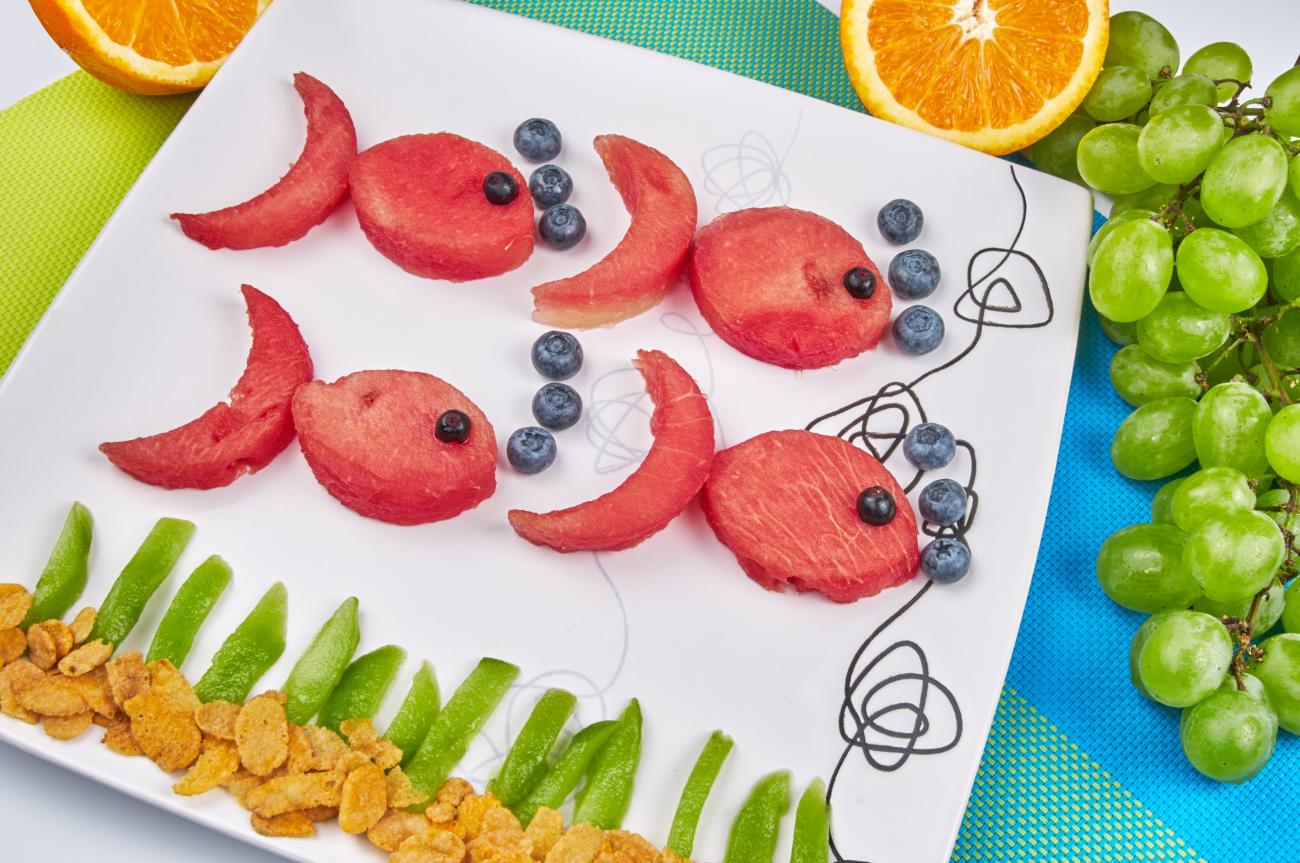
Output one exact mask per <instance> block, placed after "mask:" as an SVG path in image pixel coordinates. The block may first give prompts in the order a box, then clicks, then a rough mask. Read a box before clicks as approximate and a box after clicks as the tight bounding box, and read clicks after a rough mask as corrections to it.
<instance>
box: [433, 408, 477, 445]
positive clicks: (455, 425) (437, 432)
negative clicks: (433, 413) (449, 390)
mask: <svg viewBox="0 0 1300 863" xmlns="http://www.w3.org/2000/svg"><path fill="white" fill-rule="evenodd" d="M471 426H473V423H471V422H470V420H469V417H468V416H467V415H466V414H465V412H464V411H457V410H450V411H443V413H442V416H440V417H438V423H437V425H435V426H434V427H433V436H434V437H436V438H437V439H438V440H440V441H442V442H443V443H464V442H465V441H467V440H469V430H470V428H471Z"/></svg>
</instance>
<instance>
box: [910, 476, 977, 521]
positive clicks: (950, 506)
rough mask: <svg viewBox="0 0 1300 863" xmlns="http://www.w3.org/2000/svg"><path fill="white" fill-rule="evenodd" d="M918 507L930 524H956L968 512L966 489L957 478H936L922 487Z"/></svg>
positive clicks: (922, 516)
mask: <svg viewBox="0 0 1300 863" xmlns="http://www.w3.org/2000/svg"><path fill="white" fill-rule="evenodd" d="M916 508H917V509H918V510H920V512H921V518H923V519H925V520H926V521H928V522H930V524H937V525H940V526H947V525H950V524H956V523H957V522H958V520H960V519H961V517H962V516H963V515H965V514H966V489H964V488H962V487H961V484H960V483H958V482H957V481H956V480H952V479H936V480H935V481H934V482H932V483H930V484H929V485H927V486H926V487H925V488H923V489H921V495H920V497H918V498H917V500H916Z"/></svg>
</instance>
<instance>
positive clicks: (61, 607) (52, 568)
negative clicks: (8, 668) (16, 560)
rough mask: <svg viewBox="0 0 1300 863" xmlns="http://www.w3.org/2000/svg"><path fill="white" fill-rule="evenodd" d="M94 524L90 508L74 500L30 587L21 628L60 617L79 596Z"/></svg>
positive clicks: (82, 587)
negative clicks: (29, 598)
mask: <svg viewBox="0 0 1300 863" xmlns="http://www.w3.org/2000/svg"><path fill="white" fill-rule="evenodd" d="M94 524H95V522H94V519H92V518H91V517H90V510H88V509H86V508H85V507H84V506H82V505H81V504H80V503H74V504H73V505H72V508H71V509H69V510H68V517H67V518H65V519H64V520H63V529H62V530H60V531H59V538H58V539H57V540H55V541H54V548H53V549H51V550H50V558H49V560H47V561H46V562H45V569H44V571H43V572H41V577H40V579H38V580H37V582H36V588H35V589H34V590H33V591H32V600H33V601H32V607H31V608H30V609H28V611H27V617H26V618H25V619H24V620H23V622H22V628H23V629H26V628H27V627H29V626H31V625H32V624H33V623H41V622H42V621H46V620H54V619H57V618H62V617H63V615H65V614H67V613H68V609H70V608H72V604H73V603H74V602H76V601H77V600H78V599H79V598H81V592H82V591H83V590H85V589H86V577H87V565H88V563H89V561H90V540H91V535H92V534H93V533H94Z"/></svg>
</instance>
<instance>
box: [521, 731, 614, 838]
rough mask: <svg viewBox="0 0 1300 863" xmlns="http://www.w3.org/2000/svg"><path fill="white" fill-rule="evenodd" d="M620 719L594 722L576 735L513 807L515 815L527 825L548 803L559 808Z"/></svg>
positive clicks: (603, 746)
mask: <svg viewBox="0 0 1300 863" xmlns="http://www.w3.org/2000/svg"><path fill="white" fill-rule="evenodd" d="M616 728H618V723H617V722H615V721H614V720H612V719H605V720H602V721H600V722H593V723H592V724H590V725H588V726H587V727H586V728H584V729H582V730H581V731H579V732H578V733H577V734H575V735H573V739H572V740H570V741H569V745H568V746H566V747H565V748H564V751H563V752H562V753H560V757H559V758H558V759H557V760H556V762H555V764H553V765H551V769H550V770H548V771H546V774H545V775H544V776H543V777H542V778H541V779H540V780H539V781H538V782H537V785H535V786H534V787H533V790H532V791H529V792H528V796H527V797H525V798H524V799H523V800H521V801H520V802H519V803H516V804H515V806H514V807H513V809H514V813H515V817H516V818H518V819H519V823H521V824H523V825H524V826H525V827H526V826H528V823H529V822H530V821H532V820H533V816H534V815H536V814H537V810H538V809H541V808H542V807H543V806H546V807H548V808H550V809H559V808H560V806H562V805H563V804H564V801H565V800H568V799H569V795H570V794H572V793H573V789H575V788H577V787H578V783H579V782H580V781H581V780H582V776H583V774H585V773H586V772H587V768H588V767H590V766H591V762H593V761H595V760H596V756H597V755H599V754H600V750H602V749H604V748H605V744H606V743H608V742H609V738H610V736H611V735H613V733H614V730H615V729H616Z"/></svg>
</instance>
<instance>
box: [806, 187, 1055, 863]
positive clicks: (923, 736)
mask: <svg viewBox="0 0 1300 863" xmlns="http://www.w3.org/2000/svg"><path fill="white" fill-rule="evenodd" d="M1008 167H1009V170H1010V173H1011V182H1012V183H1013V184H1014V185H1015V190H1016V194H1017V199H1018V201H1019V204H1020V221H1019V225H1018V226H1017V228H1016V232H1015V235H1014V236H1013V237H1012V238H1011V241H1010V242H1009V243H1008V244H1007V245H1006V246H995V247H989V248H984V249H980V250H979V251H977V252H975V254H973V255H971V258H970V261H969V262H968V263H967V265H966V289H965V290H964V291H963V292H962V294H961V296H960V297H958V298H957V302H956V303H954V304H953V307H952V313H953V315H954V316H955V317H956V318H957V319H958V320H962V321H966V322H968V323H971V324H974V325H975V330H974V333H973V334H972V335H971V339H970V343H969V344H967V345H966V347H964V348H963V349H962V350H961V351H959V352H958V353H957V354H956V356H954V357H952V359H949V360H947V361H946V362H944V363H941V364H940V365H937V366H935V367H933V368H931V369H929V370H927V371H925V372H923V373H921V374H920V375H918V376H917V377H915V378H913V379H912V380H910V381H891V382H889V383H887V384H885V385H884V386H882V387H880V388H879V389H878V390H876V392H874V393H873V394H871V395H868V396H866V397H864V398H861V399H858V400H857V401H854V402H851V403H850V404H847V405H845V406H843V407H841V408H838V409H836V410H833V411H830V412H828V413H826V414H823V415H822V416H820V417H817V418H816V419H814V420H813V421H812V422H810V423H809V424H808V425H807V428H808V429H809V430H810V431H811V430H819V431H823V432H824V433H829V434H834V435H836V436H838V437H841V438H844V439H845V440H847V441H849V442H850V443H852V444H854V445H855V446H861V447H863V448H864V449H866V450H867V451H869V452H870V453H871V454H872V455H874V456H875V457H876V458H878V459H879V460H880V461H882V462H883V461H887V460H888V459H889V458H890V456H892V455H893V454H894V453H895V452H896V451H897V450H898V448H899V447H901V446H902V443H903V439H904V438H905V437H906V436H907V432H908V430H909V429H910V428H911V427H912V425H913V423H914V422H926V421H927V417H926V411H925V405H924V403H923V402H922V400H921V396H920V395H919V393H918V392H917V388H918V387H919V386H920V384H922V383H923V382H924V381H925V380H926V379H928V378H930V377H933V376H934V375H937V374H939V373H941V372H944V371H946V370H947V369H950V368H952V367H953V366H955V365H957V364H958V363H960V362H961V361H962V360H964V359H966V357H968V356H970V354H971V353H972V352H973V351H974V350H975V348H976V346H977V345H979V343H980V339H981V338H982V337H983V335H984V331H985V329H986V328H990V327H996V328H1002V329H1012V330H1016V329H1035V328H1038V327H1045V326H1047V325H1048V324H1049V323H1051V321H1052V319H1053V318H1054V317H1055V313H1056V310H1055V306H1054V305H1053V303H1052V293H1051V290H1050V288H1049V286H1048V284H1047V278H1046V277H1045V276H1044V274H1043V270H1042V268H1041V267H1040V266H1039V265H1038V262H1037V261H1035V260H1034V258H1033V257H1032V256H1031V255H1029V254H1028V253H1027V252H1025V251H1023V250H1021V249H1018V248H1017V245H1018V244H1019V242H1020V238H1021V235H1022V234H1023V233H1024V230H1025V221H1026V218H1027V216H1028V213H1029V205H1028V200H1027V198H1026V196H1025V190H1024V187H1023V186H1022V185H1021V184H1020V178H1019V176H1018V175H1017V173H1016V168H1015V166H1014V165H1010V166H1008ZM957 447H958V449H959V450H960V451H961V452H962V453H964V454H965V457H966V458H965V462H966V465H967V473H966V479H965V482H964V483H963V486H964V487H965V489H966V494H967V496H968V498H969V501H970V503H969V505H968V506H967V511H966V515H965V516H964V517H963V518H962V519H961V521H959V522H958V523H957V524H954V525H948V526H944V527H940V526H938V525H932V524H929V523H928V522H923V523H922V524H921V532H922V533H924V534H925V535H926V536H929V537H940V536H948V537H956V538H959V539H962V540H963V541H966V540H965V538H966V535H967V533H969V531H970V530H971V528H972V527H973V526H974V524H975V518H976V515H977V514H978V512H979V494H978V492H977V491H976V489H975V478H976V465H977V462H976V457H975V446H974V444H972V443H970V442H969V441H966V440H962V439H960V438H959V439H958V440H957ZM909 467H910V465H909ZM912 471H913V473H912V474H911V475H910V476H909V477H907V478H906V482H904V483H903V487H904V489H905V490H906V491H908V492H911V491H912V490H914V489H915V488H916V487H917V486H918V485H920V483H921V480H922V479H923V478H924V476H925V471H922V470H919V469H915V468H912ZM933 586H934V585H933V582H930V581H926V582H925V584H923V585H921V587H920V588H919V589H917V590H916V592H915V593H913V594H912V595H911V596H910V597H909V598H908V599H907V601H906V602H905V603H903V605H902V606H901V607H900V608H899V609H898V610H897V611H895V612H894V613H893V614H891V615H890V616H889V617H887V618H886V619H885V621H884V622H883V623H881V624H880V625H879V626H878V627H876V628H875V630H873V631H872V632H871V634H870V635H868V636H867V638H866V640H865V641H863V642H862V644H861V646H860V647H859V648H858V649H857V651H856V652H855V653H854V654H853V658H852V659H851V660H850V662H849V667H848V670H847V671H846V672H845V675H844V694H843V699H842V701H841V702H840V708H839V727H840V737H841V739H843V741H844V750H843V751H842V752H841V754H840V757H839V760H838V761H837V762H836V764H835V768H834V770H832V771H831V775H830V781H829V783H828V784H827V786H826V798H827V800H831V799H832V798H833V796H834V794H835V786H836V783H837V782H838V780H839V779H840V777H841V774H842V773H843V771H844V769H845V768H846V767H847V766H848V765H849V764H850V761H851V759H852V758H853V756H855V755H858V756H860V757H861V759H862V762H864V763H865V764H866V765H867V766H868V767H870V768H872V769H874V770H879V771H882V772H893V771H895V770H899V769H901V768H902V767H903V766H904V765H905V764H907V762H908V760H910V759H911V758H912V757H913V756H918V755H937V754H940V753H943V752H948V751H950V750H952V749H953V748H954V747H956V746H957V744H958V743H959V742H960V741H961V736H962V729H963V723H962V713H961V705H960V704H959V703H958V701H957V697H956V696H955V695H954V694H953V692H952V690H951V689H949V688H948V687H947V686H946V685H945V684H944V683H942V682H941V681H940V680H939V679H938V678H937V677H936V676H935V675H934V674H933V673H932V670H931V668H930V662H929V659H928V657H927V656H926V653H925V650H924V648H922V647H921V645H920V644H918V643H917V642H915V641H912V640H909V639H901V640H898V641H895V642H893V643H890V644H887V645H886V644H884V643H883V642H882V637H883V636H884V634H885V632H886V630H888V629H889V627H890V626H892V625H893V624H894V623H895V622H896V621H898V620H899V619H900V618H901V617H903V615H905V614H907V612H908V611H910V610H911V609H912V608H914V607H915V606H916V605H917V603H919V602H920V601H921V599H922V597H924V596H925V595H926V593H928V592H929V590H930V589H931V587H933ZM900 668H901V669H902V670H892V671H889V669H900ZM831 855H832V858H833V859H834V860H835V861H837V863H866V861H858V860H853V859H851V858H846V857H845V856H844V855H843V854H842V853H841V852H840V850H839V848H838V847H837V846H836V843H835V837H834V834H833V833H832V835H831Z"/></svg>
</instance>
